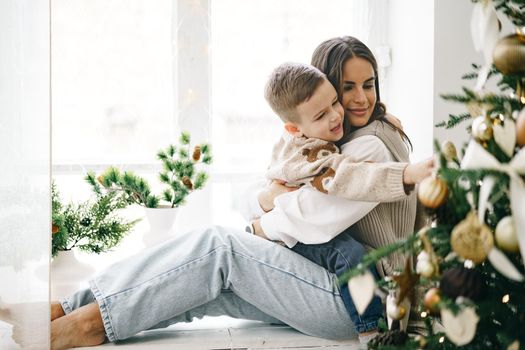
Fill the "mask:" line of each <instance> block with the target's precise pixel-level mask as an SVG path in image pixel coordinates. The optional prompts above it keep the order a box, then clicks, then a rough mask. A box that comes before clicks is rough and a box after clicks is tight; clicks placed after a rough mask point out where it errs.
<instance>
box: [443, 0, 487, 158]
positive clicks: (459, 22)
mask: <svg viewBox="0 0 525 350" xmlns="http://www.w3.org/2000/svg"><path fill="white" fill-rule="evenodd" d="M472 9H473V4H472V2H471V1H467V0H461V1H457V0H439V1H435V19H436V20H435V22H434V41H435V43H434V62H435V64H434V124H436V123H438V122H440V121H442V120H448V115H449V114H459V113H464V112H465V111H466V108H465V106H464V105H463V104H460V103H453V102H448V101H445V100H443V99H442V98H441V97H440V96H439V95H440V94H449V93H461V91H462V90H461V87H462V86H467V87H472V86H473V85H474V84H475V81H474V80H465V81H463V80H461V76H462V75H463V74H465V73H467V72H471V71H472V69H471V66H470V65H471V63H480V64H481V63H483V57H482V56H481V54H478V53H476V52H475V51H474V46H473V44H472V37H471V34H470V18H471V16H472ZM468 125H470V123H469V122H468V121H465V122H463V123H462V124H460V125H458V126H456V127H454V128H452V129H444V128H435V129H434V137H435V138H437V139H438V140H440V142H441V141H444V140H450V141H453V142H454V143H455V144H456V147H457V148H458V149H460V148H461V146H462V145H463V143H464V142H466V141H467V140H468V137H469V135H468V133H467V132H466V130H465V128H466V127H467V126H468Z"/></svg>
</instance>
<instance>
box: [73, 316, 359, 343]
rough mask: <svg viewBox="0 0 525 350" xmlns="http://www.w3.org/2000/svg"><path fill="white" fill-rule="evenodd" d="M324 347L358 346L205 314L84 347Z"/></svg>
mask: <svg viewBox="0 0 525 350" xmlns="http://www.w3.org/2000/svg"><path fill="white" fill-rule="evenodd" d="M112 348H115V349H117V348H118V349H119V350H120V349H123V350H127V349H133V350H142V349H157V350H160V349H181V350H186V349H187V350H212V349H213V350H225V349H231V350H241V349H242V350H245V349H246V350H248V349H267V350H269V349H295V350H297V349H308V350H316V349H325V350H331V349H334V350H343V349H344V350H358V349H359V342H358V340H357V339H356V340H348V341H334V340H327V339H321V338H314V337H309V336H306V335H304V334H302V333H299V332H297V331H295V330H294V329H292V328H290V327H286V326H273V325H268V324H263V323H259V322H252V321H243V320H234V319H230V318H228V317H216V318H204V319H203V320H199V321H195V322H192V323H188V324H182V325H175V326H172V327H170V328H167V329H162V330H155V331H147V332H142V333H140V334H138V335H137V336H135V337H133V338H131V339H128V340H126V341H122V342H119V343H118V344H109V343H108V344H103V345H101V346H97V347H94V348H93V347H92V348H81V349H106V350H110V349H112Z"/></svg>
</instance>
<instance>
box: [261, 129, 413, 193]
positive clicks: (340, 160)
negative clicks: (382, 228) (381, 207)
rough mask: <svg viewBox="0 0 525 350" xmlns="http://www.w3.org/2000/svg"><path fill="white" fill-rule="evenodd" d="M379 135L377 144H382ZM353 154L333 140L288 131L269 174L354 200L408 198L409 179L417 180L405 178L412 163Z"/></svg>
mask: <svg viewBox="0 0 525 350" xmlns="http://www.w3.org/2000/svg"><path fill="white" fill-rule="evenodd" d="M376 139H377V142H376V144H377V143H381V144H382V142H381V141H380V140H379V139H378V138H377V137H376ZM382 147H385V146H384V144H382ZM353 155H354V154H353V153H352V157H350V156H349V155H347V154H341V153H339V149H338V148H337V147H336V146H335V145H334V144H332V143H330V142H326V141H323V140H319V139H315V138H302V137H294V136H291V135H289V134H286V133H285V134H283V135H282V137H281V139H280V140H279V142H278V143H277V144H276V145H275V146H274V149H273V155H272V162H271V165H270V167H269V169H268V172H267V176H268V178H270V179H280V180H284V181H286V182H288V183H293V184H298V183H307V184H309V185H311V186H312V187H314V188H315V189H317V190H318V191H321V192H323V193H326V194H331V195H334V196H338V197H343V198H346V199H350V200H359V201H378V202H393V201H398V200H401V199H404V198H406V195H407V193H406V189H405V187H404V182H405V179H407V180H408V181H413V180H412V178H411V177H410V176H409V177H406V178H405V169H406V168H407V166H408V163H398V162H389V163H381V164H378V163H370V161H372V160H371V159H367V162H358V161H357V160H356V157H355V156H353ZM407 173H408V175H411V174H412V173H411V172H410V171H408V172H407ZM409 184H410V183H409Z"/></svg>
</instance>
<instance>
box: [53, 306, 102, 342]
mask: <svg viewBox="0 0 525 350" xmlns="http://www.w3.org/2000/svg"><path fill="white" fill-rule="evenodd" d="M104 340H105V333H104V324H103V323H102V317H101V315H100V310H99V308H98V304H96V303H91V304H88V305H85V306H82V307H81V308H78V309H76V310H75V311H73V312H71V313H70V314H67V315H65V316H63V317H59V318H57V319H55V320H54V321H52V322H51V349H52V350H59V349H70V348H73V347H80V346H95V345H100V344H102V343H103V342H104Z"/></svg>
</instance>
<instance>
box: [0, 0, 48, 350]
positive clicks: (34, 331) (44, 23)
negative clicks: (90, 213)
mask: <svg viewBox="0 0 525 350" xmlns="http://www.w3.org/2000/svg"><path fill="white" fill-rule="evenodd" d="M0 52H1V53H2V54H1V55H0V150H1V152H2V156H1V157H0V169H2V171H1V172H0V199H1V200H0V349H9V350H10V349H20V348H26V349H29V348H31V349H46V348H48V344H49V300H48V298H49V284H48V278H49V252H50V239H49V238H50V237H49V236H50V227H51V221H50V211H51V209H50V188H49V185H50V178H49V173H50V132H49V130H50V115H49V112H50V108H49V107H50V104H49V97H50V85H49V2H48V1H32V0H6V1H1V2H0Z"/></svg>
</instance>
